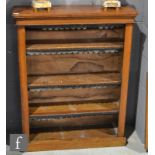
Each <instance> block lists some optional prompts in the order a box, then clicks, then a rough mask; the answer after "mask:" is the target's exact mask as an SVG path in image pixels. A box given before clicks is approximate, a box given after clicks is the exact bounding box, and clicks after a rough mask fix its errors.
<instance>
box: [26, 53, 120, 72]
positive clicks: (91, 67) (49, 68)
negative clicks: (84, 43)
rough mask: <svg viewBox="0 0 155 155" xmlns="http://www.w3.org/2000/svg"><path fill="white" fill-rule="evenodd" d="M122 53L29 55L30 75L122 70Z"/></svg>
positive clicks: (28, 67)
mask: <svg viewBox="0 0 155 155" xmlns="http://www.w3.org/2000/svg"><path fill="white" fill-rule="evenodd" d="M121 66H122V53H103V54H84V53H83V54H66V55H33V56H27V69H28V75H48V74H66V73H93V72H120V71H121Z"/></svg>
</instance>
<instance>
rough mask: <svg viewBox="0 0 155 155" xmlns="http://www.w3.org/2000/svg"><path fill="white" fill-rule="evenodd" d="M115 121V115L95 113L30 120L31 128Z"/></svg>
mask: <svg viewBox="0 0 155 155" xmlns="http://www.w3.org/2000/svg"><path fill="white" fill-rule="evenodd" d="M116 121H117V115H113V114H112V115H104V116H103V115H96V116H83V117H74V118H73V117H69V118H62V119H61V118H59V119H56V118H50V119H48V120H46V119H43V120H39V121H38V120H36V119H33V120H31V121H30V122H31V125H30V126H31V128H32V129H33V130H35V129H44V128H51V129H52V128H65V127H66V128H67V127H79V126H87V125H110V124H111V123H112V122H116Z"/></svg>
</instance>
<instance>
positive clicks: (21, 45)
mask: <svg viewBox="0 0 155 155" xmlns="http://www.w3.org/2000/svg"><path fill="white" fill-rule="evenodd" d="M17 32H18V61H19V77H20V94H21V110H22V129H23V133H24V134H26V135H27V136H29V108H28V89H27V68H26V43H25V27H23V26H19V27H18V30H17Z"/></svg>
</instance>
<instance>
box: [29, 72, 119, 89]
mask: <svg viewBox="0 0 155 155" xmlns="http://www.w3.org/2000/svg"><path fill="white" fill-rule="evenodd" d="M120 80H121V79H120V74H119V73H106V74H77V75H75V74H73V75H53V76H51V75H49V76H29V77H28V86H29V88H33V87H52V86H68V85H69V86H72V85H75V86H76V85H99V84H120Z"/></svg>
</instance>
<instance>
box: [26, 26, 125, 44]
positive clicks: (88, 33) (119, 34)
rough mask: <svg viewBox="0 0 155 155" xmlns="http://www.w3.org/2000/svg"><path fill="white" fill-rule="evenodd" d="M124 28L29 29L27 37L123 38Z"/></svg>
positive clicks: (64, 38)
mask: <svg viewBox="0 0 155 155" xmlns="http://www.w3.org/2000/svg"><path fill="white" fill-rule="evenodd" d="M123 30H124V29H123V28H115V29H113V30H97V29H96V30H95V29H94V30H76V31H74V30H66V31H64V30H63V31H48V30H46V31H45V30H44V31H43V30H27V32H26V39H27V40H29V41H32V40H35V41H36V40H41V41H44V40H50V41H54V40H57V41H61V40H73V41H75V40H78V41H80V40H89V41H90V40H92V41H93V40H96V39H97V40H99V39H102V40H105V41H106V40H107V41H108V40H112V39H115V40H116V39H117V40H123V38H124V31H123Z"/></svg>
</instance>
